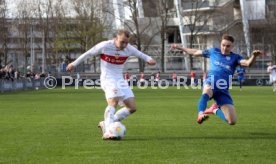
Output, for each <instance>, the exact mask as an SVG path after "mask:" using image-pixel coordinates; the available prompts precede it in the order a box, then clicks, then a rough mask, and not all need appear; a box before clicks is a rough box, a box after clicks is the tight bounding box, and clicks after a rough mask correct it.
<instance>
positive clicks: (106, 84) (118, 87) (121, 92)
mask: <svg viewBox="0 0 276 164" xmlns="http://www.w3.org/2000/svg"><path fill="white" fill-rule="evenodd" d="M101 88H102V89H103V91H104V92H105V98H106V99H110V98H115V97H120V103H122V102H123V101H124V100H126V99H128V98H130V97H134V94H133V92H132V90H131V88H130V87H129V86H128V82H127V81H125V80H124V79H104V80H101Z"/></svg>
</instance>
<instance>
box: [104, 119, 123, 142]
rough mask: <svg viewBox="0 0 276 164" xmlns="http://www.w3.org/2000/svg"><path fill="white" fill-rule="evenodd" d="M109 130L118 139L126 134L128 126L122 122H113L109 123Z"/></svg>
mask: <svg viewBox="0 0 276 164" xmlns="http://www.w3.org/2000/svg"><path fill="white" fill-rule="evenodd" d="M107 132H108V133H109V135H110V136H112V137H116V139H122V138H123V137H124V136H125V134H126V127H125V125H124V124H122V123H121V122H113V123H111V124H110V125H109V127H108V129H107Z"/></svg>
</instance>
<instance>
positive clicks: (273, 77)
mask: <svg viewBox="0 0 276 164" xmlns="http://www.w3.org/2000/svg"><path fill="white" fill-rule="evenodd" d="M267 72H268V73H269V78H270V82H273V81H276V65H272V66H268V67H267Z"/></svg>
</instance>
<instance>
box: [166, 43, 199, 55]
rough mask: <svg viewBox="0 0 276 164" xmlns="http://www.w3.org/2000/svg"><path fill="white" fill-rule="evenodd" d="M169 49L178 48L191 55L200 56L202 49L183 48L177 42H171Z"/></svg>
mask: <svg viewBox="0 0 276 164" xmlns="http://www.w3.org/2000/svg"><path fill="white" fill-rule="evenodd" d="M171 49H178V50H181V51H183V52H186V53H188V54H191V55H193V56H202V50H197V49H192V48H184V47H180V46H178V45H177V44H172V45H171Z"/></svg>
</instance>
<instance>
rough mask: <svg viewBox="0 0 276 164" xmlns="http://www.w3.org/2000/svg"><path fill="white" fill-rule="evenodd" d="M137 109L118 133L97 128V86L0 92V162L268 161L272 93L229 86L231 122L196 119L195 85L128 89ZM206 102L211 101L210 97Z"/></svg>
mask: <svg viewBox="0 0 276 164" xmlns="http://www.w3.org/2000/svg"><path fill="white" fill-rule="evenodd" d="M134 93H135V96H136V101H137V108H138V111H137V112H136V113H135V114H133V115H131V116H130V117H128V118H127V119H126V120H124V121H123V123H124V124H125V125H126V128H127V135H126V136H125V138H124V139H123V140H121V141H103V140H102V139H101V134H100V130H99V129H98V128H97V124H98V122H99V121H101V120H102V119H103V112H104V108H105V107H106V103H105V99H104V94H103V92H102V91H101V90H97V89H92V90H85V89H78V90H75V89H73V88H66V89H65V90H62V89H55V90H46V89H45V90H38V91H24V92H15V93H5V94H1V95H0V99H1V107H0V163H126V162H127V163H143V164H144V163H212V164H214V163H218V164H221V163H243V164H244V163H258V164H259V163H275V161H276V156H275V152H276V123H275V119H274V118H275V117H276V114H275V110H276V103H275V100H276V93H273V92H272V90H271V88H270V87H245V88H244V91H242V92H240V91H239V89H238V88H234V89H232V90H231V93H232V97H233V99H234V102H235V106H236V109H237V115H238V123H237V124H236V125H235V126H229V125H227V124H226V123H225V122H223V121H222V120H220V119H219V118H218V117H216V116H211V117H210V118H209V120H208V121H207V122H204V123H203V124H202V125H198V124H197V123H196V117H197V101H198V98H199V96H200V94H201V91H200V90H193V89H184V88H181V89H180V90H179V89H176V88H174V87H171V88H168V89H137V88H136V89H134ZM209 105H211V102H210V104H209Z"/></svg>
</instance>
